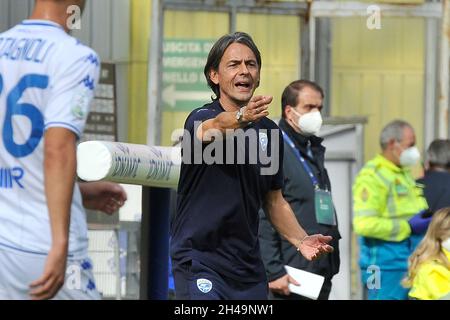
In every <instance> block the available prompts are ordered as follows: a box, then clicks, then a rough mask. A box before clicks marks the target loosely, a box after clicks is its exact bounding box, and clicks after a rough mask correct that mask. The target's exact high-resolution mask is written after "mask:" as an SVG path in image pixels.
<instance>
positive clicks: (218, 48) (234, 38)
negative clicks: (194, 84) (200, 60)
mask: <svg viewBox="0 0 450 320" xmlns="http://www.w3.org/2000/svg"><path fill="white" fill-rule="evenodd" d="M233 43H241V44H243V45H246V46H247V47H249V48H250V50H252V51H253V54H254V55H255V57H256V62H257V63H258V69H259V70H261V53H260V52H259V50H258V47H256V44H255V43H254V42H253V39H252V37H250V35H248V34H247V33H245V32H234V33H230V34H227V35H224V36H222V37H221V38H220V39H219V40H217V41H216V43H215V44H214V45H213V47H212V48H211V51H209V54H208V60H207V61H206V65H205V69H204V74H205V77H206V81H207V82H208V86H209V87H210V88H211V89H212V91H214V93H215V95H216V99H219V98H220V89H219V85H217V84H215V83H214V82H212V81H211V79H210V77H209V73H210V72H211V70H215V71H217V70H219V64H220V60H222V56H223V54H224V53H225V50H227V48H228V47H229V46H230V45H231V44H233Z"/></svg>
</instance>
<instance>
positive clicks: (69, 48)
mask: <svg viewBox="0 0 450 320" xmlns="http://www.w3.org/2000/svg"><path fill="white" fill-rule="evenodd" d="M59 45H60V47H61V54H63V55H64V56H66V57H67V58H72V59H74V60H77V59H84V60H85V61H87V62H91V63H93V64H96V65H99V64H100V58H99V55H98V54H97V52H95V50H94V49H92V48H91V47H89V46H87V45H85V44H83V43H82V42H81V41H80V40H79V39H77V38H74V37H72V36H70V35H68V37H67V38H66V39H65V41H64V43H60V44H59Z"/></svg>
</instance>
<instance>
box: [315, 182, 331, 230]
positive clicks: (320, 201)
mask: <svg viewBox="0 0 450 320" xmlns="http://www.w3.org/2000/svg"><path fill="white" fill-rule="evenodd" d="M314 201H315V207H316V220H317V223H320V224H327V225H330V226H335V225H336V216H335V214H334V205H333V200H332V198H331V193H330V192H329V191H325V190H316V191H315V199H314Z"/></svg>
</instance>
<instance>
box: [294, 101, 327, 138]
mask: <svg viewBox="0 0 450 320" xmlns="http://www.w3.org/2000/svg"><path fill="white" fill-rule="evenodd" d="M292 110H293V111H294V113H295V114H296V115H298V116H299V118H298V121H297V126H298V127H299V129H300V131H301V133H303V134H305V135H307V136H313V135H316V134H318V133H319V131H320V128H321V127H322V115H321V114H320V112H319V111H314V112H308V113H305V114H303V115H300V114H299V113H298V112H297V111H295V109H294V108H292Z"/></svg>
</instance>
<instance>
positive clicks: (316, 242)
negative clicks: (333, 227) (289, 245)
mask: <svg viewBox="0 0 450 320" xmlns="http://www.w3.org/2000/svg"><path fill="white" fill-rule="evenodd" d="M332 239H333V238H332V237H331V236H324V235H321V234H314V235H312V236H306V237H305V238H304V239H303V240H302V241H301V242H300V244H299V245H298V247H297V250H298V251H300V253H301V254H302V255H303V256H304V257H305V258H306V259H307V260H310V261H312V260H315V259H317V258H319V257H320V256H322V255H324V254H326V253H330V252H333V250H334V249H333V247H332V246H330V245H329V244H328V243H329V242H330V241H331V240H332Z"/></svg>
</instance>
